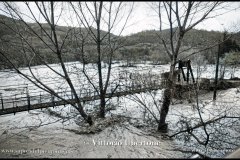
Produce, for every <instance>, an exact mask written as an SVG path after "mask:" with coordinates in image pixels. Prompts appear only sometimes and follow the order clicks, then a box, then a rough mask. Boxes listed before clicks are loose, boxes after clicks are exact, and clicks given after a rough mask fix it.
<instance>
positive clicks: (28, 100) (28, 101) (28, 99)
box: [26, 84, 31, 111]
mask: <svg viewBox="0 0 240 160" xmlns="http://www.w3.org/2000/svg"><path fill="white" fill-rule="evenodd" d="M26 94H27V103H28V111H29V110H30V105H31V104H30V96H29V92H28V84H27V87H26Z"/></svg>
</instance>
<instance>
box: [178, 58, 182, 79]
mask: <svg viewBox="0 0 240 160" xmlns="http://www.w3.org/2000/svg"><path fill="white" fill-rule="evenodd" d="M181 63H182V61H181V60H180V59H179V60H178V70H180V69H181ZM178 82H180V72H179V74H178Z"/></svg>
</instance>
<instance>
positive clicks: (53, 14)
mask: <svg viewBox="0 0 240 160" xmlns="http://www.w3.org/2000/svg"><path fill="white" fill-rule="evenodd" d="M20 3H21V4H20ZM2 4H3V6H4V7H5V8H4V9H2V11H4V12H5V14H7V15H8V16H9V17H11V18H12V19H11V21H12V22H11V23H7V22H6V21H1V22H0V23H1V25H3V26H5V27H6V28H8V29H9V30H11V31H12V32H13V33H14V36H15V37H14V38H15V41H14V40H12V41H10V42H9V43H7V44H8V45H9V46H11V47H16V48H17V49H18V52H19V55H18V56H19V57H15V59H16V58H20V57H21V55H22V57H21V58H25V59H26V60H27V62H28V70H29V73H30V74H29V73H26V72H24V71H21V69H20V68H19V66H17V65H16V64H15V63H14V62H13V61H12V59H11V58H10V55H11V52H10V50H7V49H2V50H0V55H1V56H2V57H3V59H4V61H5V62H7V63H8V65H9V66H11V67H12V68H13V69H14V70H15V71H16V72H17V73H18V74H20V75H21V76H23V77H24V78H25V79H27V80H29V81H30V82H31V83H33V84H34V85H35V86H37V87H38V88H39V89H41V90H43V91H45V92H47V93H49V94H50V95H52V96H54V97H57V98H59V99H60V100H63V101H64V102H66V103H67V104H70V105H71V106H73V107H74V108H75V109H76V110H77V111H78V112H79V113H80V115H81V116H82V117H83V118H84V119H85V120H86V121H87V122H88V123H89V124H90V125H92V124H93V121H92V118H91V116H90V115H87V113H86V112H85V111H84V109H83V104H82V102H81V101H80V97H79V95H78V94H77V88H76V86H74V83H73V79H71V77H70V75H69V72H68V70H67V66H66V64H65V63H64V60H63V53H64V52H63V48H64V47H65V45H66V44H65V42H66V39H67V37H69V33H70V31H71V29H68V30H67V31H66V33H65V35H64V38H63V39H62V38H60V35H59V32H58V30H57V22H58V20H59V18H60V17H61V16H62V14H61V13H62V8H60V12H59V11H58V12H57V11H56V8H57V7H58V5H61V3H59V2H3V3H2ZM18 5H22V6H25V12H22V11H21V8H18ZM34 7H35V8H36V9H37V11H38V12H37V13H36V12H35V11H36V10H34V9H33V8H34ZM39 17H41V18H42V20H41V21H40V18H39ZM27 18H28V19H30V20H32V21H33V22H34V24H31V23H28V22H27V20H26V19H27ZM42 22H45V24H43V23H42ZM34 26H36V27H34ZM39 30H40V32H39ZM29 37H31V38H29ZM34 39H35V40H34ZM39 43H40V44H43V46H44V47H45V48H46V49H47V50H44V51H45V53H41V51H39V49H38V48H37V45H36V44H39ZM47 52H48V55H51V56H53V57H54V58H55V59H57V61H58V63H59V64H60V70H59V69H58V68H57V69H56V68H53V67H51V66H50V65H49V64H48V63H47V59H46V58H47V57H46V56H43V55H44V54H47ZM33 60H36V61H40V62H41V63H42V64H43V65H45V66H46V68H47V69H48V70H49V71H51V73H52V74H55V76H56V77H55V78H56V79H58V80H63V82H64V83H66V84H67V88H70V91H71V93H72V94H73V97H74V99H75V102H72V101H70V100H69V99H67V98H66V97H65V96H63V95H61V94H60V93H59V92H57V90H56V88H53V87H51V86H50V85H49V84H47V83H46V82H44V81H43V80H42V78H41V77H39V76H38V75H37V74H36V73H35V72H34V71H33V68H32V66H33V65H32V61H33Z"/></svg>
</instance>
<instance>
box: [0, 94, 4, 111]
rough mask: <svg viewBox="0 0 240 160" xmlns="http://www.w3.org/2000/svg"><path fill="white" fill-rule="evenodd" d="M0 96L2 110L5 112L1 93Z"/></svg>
mask: <svg viewBox="0 0 240 160" xmlns="http://www.w3.org/2000/svg"><path fill="white" fill-rule="evenodd" d="M0 95H1V103H2V110H4V106H3V98H2V93H0Z"/></svg>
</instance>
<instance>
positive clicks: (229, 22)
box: [123, 1, 240, 35]
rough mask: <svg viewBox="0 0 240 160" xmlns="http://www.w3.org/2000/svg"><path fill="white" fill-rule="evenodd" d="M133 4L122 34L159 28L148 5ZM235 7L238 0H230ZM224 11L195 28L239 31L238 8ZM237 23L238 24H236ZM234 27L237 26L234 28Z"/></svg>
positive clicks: (232, 6)
mask: <svg viewBox="0 0 240 160" xmlns="http://www.w3.org/2000/svg"><path fill="white" fill-rule="evenodd" d="M135 5H136V8H135V10H134V12H133V14H132V16H133V17H132V20H131V21H130V23H129V27H128V28H126V30H125V32H124V33H123V34H125V35H127V34H131V33H137V32H140V31H143V30H151V29H159V21H158V19H157V17H155V16H154V13H153V11H152V9H151V8H150V7H149V5H148V4H147V3H144V2H136V3H135ZM236 7H240V1H239V2H232V4H231V8H236ZM225 12H227V13H225ZM225 12H222V13H224V14H223V15H220V16H218V17H216V18H212V19H209V20H206V21H204V22H202V23H200V24H199V25H197V26H196V27H195V28H197V29H204V30H208V31H211V30H215V31H223V30H224V29H226V30H234V31H235V30H238V31H240V27H238V26H240V8H239V9H236V10H232V11H231V12H228V11H225ZM237 23H238V25H237V26H236V24H237ZM131 24H134V25H131ZM235 27H238V28H237V29H236V28H235ZM233 28H234V29H233Z"/></svg>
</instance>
